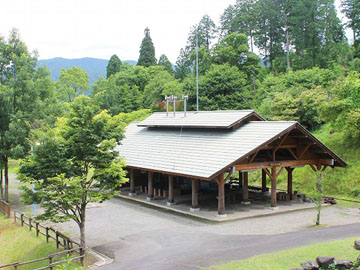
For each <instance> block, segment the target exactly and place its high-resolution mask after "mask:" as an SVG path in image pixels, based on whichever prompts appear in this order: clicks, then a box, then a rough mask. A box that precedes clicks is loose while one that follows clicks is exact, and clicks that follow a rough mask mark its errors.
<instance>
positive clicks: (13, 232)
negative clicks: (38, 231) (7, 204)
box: [0, 214, 56, 269]
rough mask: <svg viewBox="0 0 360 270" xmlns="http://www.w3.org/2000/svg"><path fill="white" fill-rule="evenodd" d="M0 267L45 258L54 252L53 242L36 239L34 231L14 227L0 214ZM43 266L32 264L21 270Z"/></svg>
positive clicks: (10, 221) (11, 222)
mask: <svg viewBox="0 0 360 270" xmlns="http://www.w3.org/2000/svg"><path fill="white" fill-rule="evenodd" d="M0 250H1V252H0V265H2V264H8V263H13V262H22V261H28V260H32V259H37V258H42V257H47V255H48V254H50V253H53V252H56V247H55V243H54V242H50V243H46V241H45V238H43V239H42V238H40V237H36V235H35V233H34V231H33V232H29V231H28V230H27V229H26V228H23V227H20V226H18V225H15V224H14V223H13V221H12V220H10V219H7V218H5V217H4V216H2V215H1V214H0ZM41 266H45V264H44V263H41V262H40V263H34V264H31V265H29V266H28V267H26V266H22V267H21V269H35V268H39V267H41Z"/></svg>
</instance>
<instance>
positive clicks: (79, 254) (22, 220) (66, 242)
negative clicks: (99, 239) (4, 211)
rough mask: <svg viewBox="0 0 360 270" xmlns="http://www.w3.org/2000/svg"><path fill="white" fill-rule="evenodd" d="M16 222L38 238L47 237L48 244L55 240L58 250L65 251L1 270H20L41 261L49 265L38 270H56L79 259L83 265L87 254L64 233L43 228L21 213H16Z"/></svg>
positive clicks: (1, 266) (13, 264) (10, 265)
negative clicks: (61, 258) (58, 259)
mask: <svg viewBox="0 0 360 270" xmlns="http://www.w3.org/2000/svg"><path fill="white" fill-rule="evenodd" d="M14 221H15V223H18V224H19V225H21V226H27V227H29V230H30V231H34V232H35V233H36V236H38V237H39V236H40V235H43V236H45V238H46V242H48V243H49V240H50V239H52V240H54V241H55V243H56V248H57V249H59V248H60V247H63V248H64V249H65V250H64V251H60V252H56V253H53V254H50V255H48V256H47V257H44V258H40V259H35V260H31V261H26V262H15V263H11V264H7V265H0V269H1V268H5V267H13V269H15V270H17V269H19V267H20V266H23V265H29V264H32V263H36V262H41V261H48V265H47V266H45V267H41V268H37V269H36V270H43V269H50V270H52V269H54V267H55V266H56V265H58V264H62V263H64V262H67V261H69V260H70V261H72V260H77V259H78V260H80V263H81V264H83V260H84V257H85V252H84V250H83V248H82V247H81V245H80V244H79V243H77V242H75V241H74V240H72V239H70V238H69V237H67V236H66V235H64V234H63V233H61V232H59V231H57V230H55V229H54V228H52V227H47V226H43V225H42V224H40V223H39V222H37V221H35V220H34V219H33V218H32V217H28V216H26V215H25V214H24V213H22V212H19V211H14ZM74 246H75V247H74ZM72 253H75V256H74V257H71V258H70V259H68V260H60V261H56V262H54V258H56V257H59V256H64V255H65V254H68V255H71V254H72Z"/></svg>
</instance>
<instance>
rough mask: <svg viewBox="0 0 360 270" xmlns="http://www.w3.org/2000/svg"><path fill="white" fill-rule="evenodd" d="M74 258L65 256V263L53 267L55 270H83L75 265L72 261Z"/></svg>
mask: <svg viewBox="0 0 360 270" xmlns="http://www.w3.org/2000/svg"><path fill="white" fill-rule="evenodd" d="M72 257H74V256H69V255H67V256H66V258H65V260H66V262H65V263H62V264H60V265H57V266H56V267H55V270H82V269H83V268H82V267H80V266H79V265H78V264H77V263H75V262H74V261H73V260H71V259H72Z"/></svg>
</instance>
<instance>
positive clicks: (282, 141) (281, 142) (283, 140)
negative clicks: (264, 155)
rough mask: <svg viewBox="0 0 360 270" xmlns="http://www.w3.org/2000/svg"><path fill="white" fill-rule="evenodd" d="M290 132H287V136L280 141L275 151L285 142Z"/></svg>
mask: <svg viewBox="0 0 360 270" xmlns="http://www.w3.org/2000/svg"><path fill="white" fill-rule="evenodd" d="M289 134H290V132H288V133H286V134H285V136H284V137H283V138H282V139H281V141H280V143H279V144H278V145H277V146H276V148H275V149H274V152H276V151H277V150H278V149H279V148H280V146H281V145H282V144H283V143H284V142H285V140H286V138H287V137H288V136H289Z"/></svg>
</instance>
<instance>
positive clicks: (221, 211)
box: [218, 173, 225, 216]
mask: <svg viewBox="0 0 360 270" xmlns="http://www.w3.org/2000/svg"><path fill="white" fill-rule="evenodd" d="M218 215H220V216H223V215H225V181H224V173H221V174H220V176H219V179H218Z"/></svg>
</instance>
